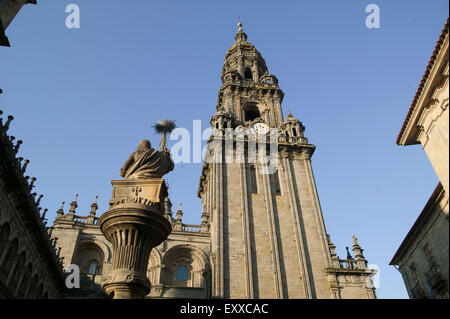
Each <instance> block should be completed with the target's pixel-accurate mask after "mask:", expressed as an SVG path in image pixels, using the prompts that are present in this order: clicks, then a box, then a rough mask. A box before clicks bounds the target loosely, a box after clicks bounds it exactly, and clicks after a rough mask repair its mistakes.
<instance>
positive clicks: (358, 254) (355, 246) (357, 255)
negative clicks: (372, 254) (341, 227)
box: [352, 235, 364, 259]
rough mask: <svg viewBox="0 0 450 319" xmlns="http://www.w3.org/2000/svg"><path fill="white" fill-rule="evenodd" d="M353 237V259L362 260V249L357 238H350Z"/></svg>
mask: <svg viewBox="0 0 450 319" xmlns="http://www.w3.org/2000/svg"><path fill="white" fill-rule="evenodd" d="M352 237H353V248H352V250H353V253H354V254H355V258H356V259H364V255H363V251H364V250H363V249H362V248H361V246H360V245H359V243H358V238H356V236H355V235H353V236H352Z"/></svg>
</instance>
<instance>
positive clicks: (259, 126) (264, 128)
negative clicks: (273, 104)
mask: <svg viewBox="0 0 450 319" xmlns="http://www.w3.org/2000/svg"><path fill="white" fill-rule="evenodd" d="M253 128H254V130H255V131H256V133H258V134H263V135H265V134H267V133H269V125H267V124H265V123H256V124H255V125H253Z"/></svg>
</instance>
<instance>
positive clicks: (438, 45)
mask: <svg viewBox="0 0 450 319" xmlns="http://www.w3.org/2000/svg"><path fill="white" fill-rule="evenodd" d="M448 29H449V18H447V22H446V23H445V25H444V29H442V32H441V35H440V36H439V39H438V41H437V43H436V46H435V47H434V51H433V54H432V55H431V57H430V60H429V61H428V65H427V68H426V69H425V72H424V74H423V76H422V80H421V81H420V84H419V87H418V88H417V91H416V94H415V95H414V98H413V101H412V103H411V106H410V107H409V110H408V114H407V115H406V117H405V120H404V122H403V125H402V128H401V129H400V133H399V134H398V136H397V141H396V144H397V145H400V139H401V138H402V135H403V133H404V131H405V129H406V125H407V124H408V122H409V119H410V118H411V115H412V113H413V111H414V109H415V107H416V103H417V101H418V100H419V97H420V95H421V94H422V90H423V88H424V86H425V83H426V81H427V80H428V76H429V75H430V72H431V69H432V68H433V65H434V62H435V60H436V57H437V55H438V54H439V52H440V51H441V47H442V44H443V43H444V40H445V37H446V35H447V34H448V31H449V30H448Z"/></svg>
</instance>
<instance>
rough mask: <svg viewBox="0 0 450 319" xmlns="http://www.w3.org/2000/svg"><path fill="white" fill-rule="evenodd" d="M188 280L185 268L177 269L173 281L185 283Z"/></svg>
mask: <svg viewBox="0 0 450 319" xmlns="http://www.w3.org/2000/svg"><path fill="white" fill-rule="evenodd" d="M188 279H189V270H188V269H187V268H186V267H185V266H180V267H178V268H177V271H176V273H175V280H177V281H187V280H188Z"/></svg>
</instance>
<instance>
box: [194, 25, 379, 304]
mask: <svg viewBox="0 0 450 319" xmlns="http://www.w3.org/2000/svg"><path fill="white" fill-rule="evenodd" d="M238 27H239V29H238V33H237V34H236V36H235V43H234V44H233V46H232V47H231V48H230V49H229V50H228V51H227V52H226V55H225V62H224V65H223V68H222V76H221V80H222V86H221V87H220V90H219V98H218V103H217V107H216V113H215V114H214V115H213V116H212V118H211V126H212V129H213V132H214V134H213V136H212V137H211V138H210V139H209V140H208V148H209V152H208V154H207V157H206V158H208V160H205V163H204V164H203V167H202V176H201V178H200V184H199V190H198V195H199V197H200V198H201V200H202V207H203V211H202V224H203V223H204V224H209V225H210V226H209V227H210V251H211V255H210V264H211V274H212V278H211V284H212V287H211V294H212V297H216V298H342V297H345V295H343V287H344V286H345V284H343V283H342V280H341V281H340V280H339V278H341V279H342V278H343V277H339V276H340V275H339V271H340V270H339V269H340V260H339V258H338V257H337V256H336V254H335V253H334V246H333V244H332V243H331V241H330V239H329V236H328V235H327V233H326V229H325V224H324V220H323V216H322V211H321V207H320V203H319V198H318V194H317V189H316V185H315V181H314V175H313V171H312V167H311V156H312V154H313V152H314V149H315V146H314V145H312V144H309V143H308V139H307V138H305V137H304V135H303V133H304V130H305V128H304V126H303V125H302V123H301V122H300V121H299V120H298V119H297V118H295V117H294V116H293V115H292V114H291V113H290V112H289V113H288V115H287V117H286V118H285V119H284V117H283V112H282V108H281V103H282V101H283V97H284V93H283V91H282V90H281V89H280V87H279V86H278V79H277V77H276V76H274V75H272V74H270V73H269V71H268V68H267V65H266V62H265V61H264V59H263V58H262V56H261V54H260V53H259V52H258V50H256V48H255V47H254V45H253V44H251V43H249V42H248V41H247V35H246V34H245V32H244V31H243V29H242V24H241V23H240V22H239V24H238ZM261 141H263V142H264V143H262V145H263V146H262V147H261V143H260V142H261ZM252 142H256V144H258V147H257V148H255V147H252ZM227 145H228V146H229V147H227ZM261 156H262V157H261ZM260 158H270V160H269V161H264V160H263V161H261V160H259V159H260ZM269 166H270V167H271V168H272V169H268V167H269ZM358 247H359V246H358ZM358 258H362V259H361V260H362V263H364V265H365V260H364V259H363V258H364V257H363V256H362V253H361V255H360V257H358ZM361 265H362V264H361ZM372 274H373V272H370V271H368V270H367V271H364V270H361V272H360V273H359V275H358V276H359V277H358V283H359V282H360V283H361V284H359V285H358V287H357V288H355V289H356V290H355V291H353V290H351V289H346V290H345V292H346V294H347V296H350V294H351V295H352V296H353V298H355V297H356V298H359V297H363V298H374V297H375V292H374V289H373V287H372V286H371V285H370V284H367V283H366V281H367V279H368V281H367V282H370V279H369V278H368V277H369V276H370V275H372ZM352 289H353V288H352Z"/></svg>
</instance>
